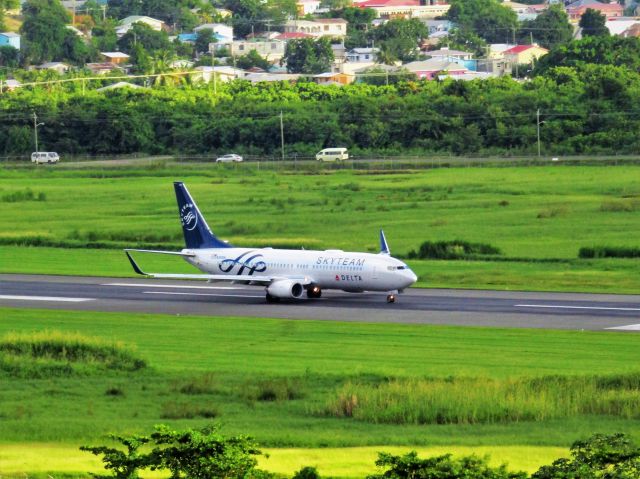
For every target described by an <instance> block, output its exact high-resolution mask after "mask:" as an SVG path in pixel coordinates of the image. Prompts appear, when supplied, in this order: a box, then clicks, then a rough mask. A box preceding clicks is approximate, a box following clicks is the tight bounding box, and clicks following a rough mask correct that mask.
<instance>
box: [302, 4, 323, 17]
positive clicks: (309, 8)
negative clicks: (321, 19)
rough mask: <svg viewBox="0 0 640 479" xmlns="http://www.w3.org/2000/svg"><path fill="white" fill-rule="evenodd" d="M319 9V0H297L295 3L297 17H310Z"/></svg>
mask: <svg viewBox="0 0 640 479" xmlns="http://www.w3.org/2000/svg"><path fill="white" fill-rule="evenodd" d="M319 8H320V0H298V1H297V2H296V10H297V12H298V16H300V17H304V16H305V15H312V14H314V13H316V11H317V10H318V9H319Z"/></svg>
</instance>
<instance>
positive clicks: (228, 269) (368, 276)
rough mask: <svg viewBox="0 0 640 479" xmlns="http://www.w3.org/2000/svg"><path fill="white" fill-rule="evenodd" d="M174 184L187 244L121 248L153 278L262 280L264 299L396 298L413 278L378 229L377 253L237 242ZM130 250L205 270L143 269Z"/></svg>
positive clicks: (257, 282) (180, 185) (253, 282)
mask: <svg viewBox="0 0 640 479" xmlns="http://www.w3.org/2000/svg"><path fill="white" fill-rule="evenodd" d="M173 185H174V188H175V191H176V198H177V200H178V211H179V213H180V221H181V223H182V231H183V233H184V239H185V243H186V248H185V249H183V250H182V251H180V252H173V251H155V250H142V249H125V253H126V255H127V257H128V258H129V261H130V262H131V265H132V266H133V269H134V271H135V272H136V273H138V274H141V275H144V276H149V277H153V278H165V279H203V280H208V281H210V282H216V281H233V282H234V283H240V284H250V285H260V286H264V287H265V288H266V299H267V302H276V301H279V300H280V299H298V298H301V297H302V295H303V294H304V292H305V290H306V294H307V297H308V298H319V297H320V296H321V295H322V290H323V289H338V290H342V291H347V292H349V293H361V292H364V291H384V292H386V293H387V302H389V303H394V302H395V300H396V297H397V294H398V292H402V290H404V289H405V288H408V287H409V286H411V285H412V284H413V283H415V282H416V280H417V277H416V275H415V274H414V273H413V271H411V270H410V269H409V267H408V266H407V265H406V264H405V263H403V262H402V261H400V260H398V259H396V258H393V257H391V255H390V252H389V247H388V246H387V241H386V239H385V236H384V232H383V231H382V230H380V253H379V254H371V253H349V252H345V251H341V250H326V251H312V250H288V249H287V250H285V249H273V248H236V247H234V246H232V245H230V244H229V243H227V242H224V241H221V240H219V239H218V238H217V237H216V236H215V235H214V234H213V233H212V231H211V229H210V228H209V226H208V225H207V223H206V221H205V219H204V217H203V216H202V213H200V210H199V209H198V206H197V205H196V203H195V201H193V199H192V198H191V195H190V194H189V191H188V190H187V188H186V186H185V185H184V184H183V183H181V182H175V183H174V184H173ZM130 251H138V252H142V253H158V254H170V255H177V256H181V257H183V258H184V259H185V260H186V261H187V262H188V263H190V264H192V265H193V266H195V267H196V268H198V269H199V270H200V271H203V272H204V274H165V273H145V272H144V271H142V270H141V269H140V267H139V266H138V264H137V263H136V262H135V261H134V259H133V257H132V256H131V254H130V253H129V252H130Z"/></svg>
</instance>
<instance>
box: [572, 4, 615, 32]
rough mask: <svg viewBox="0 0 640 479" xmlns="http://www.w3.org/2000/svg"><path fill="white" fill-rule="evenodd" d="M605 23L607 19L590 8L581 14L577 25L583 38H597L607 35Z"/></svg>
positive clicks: (607, 30)
mask: <svg viewBox="0 0 640 479" xmlns="http://www.w3.org/2000/svg"><path fill="white" fill-rule="evenodd" d="M606 22H607V17H605V16H604V15H603V14H602V13H600V12H599V11H597V10H594V9H592V8H587V10H586V11H585V12H584V13H583V14H582V17H580V23H579V24H578V25H579V26H580V28H582V34H583V35H584V36H586V37H587V36H590V37H599V36H608V35H609V29H608V28H607V27H606Z"/></svg>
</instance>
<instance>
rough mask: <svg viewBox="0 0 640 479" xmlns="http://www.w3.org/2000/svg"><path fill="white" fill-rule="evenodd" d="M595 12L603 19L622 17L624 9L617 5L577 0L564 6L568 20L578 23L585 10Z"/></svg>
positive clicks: (590, 0) (593, 0)
mask: <svg viewBox="0 0 640 479" xmlns="http://www.w3.org/2000/svg"><path fill="white" fill-rule="evenodd" d="M589 8H590V9H591V10H596V11H598V12H600V13H601V14H603V15H604V16H605V17H607V18H609V17H622V16H623V15H624V7H623V6H622V5H620V4H619V3H601V2H598V1H597V0H578V1H577V2H573V3H571V4H569V5H567V6H566V8H565V10H566V11H567V15H569V20H573V21H579V20H580V18H581V17H582V15H583V14H584V12H586V11H587V9H589Z"/></svg>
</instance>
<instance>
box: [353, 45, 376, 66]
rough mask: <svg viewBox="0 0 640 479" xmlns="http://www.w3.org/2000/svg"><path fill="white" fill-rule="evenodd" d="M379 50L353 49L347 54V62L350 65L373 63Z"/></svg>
mask: <svg viewBox="0 0 640 479" xmlns="http://www.w3.org/2000/svg"><path fill="white" fill-rule="evenodd" d="M379 51H380V49H379V48H354V49H352V50H349V51H348V52H347V61H348V62H351V63H375V61H376V60H377V58H378V52H379Z"/></svg>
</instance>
